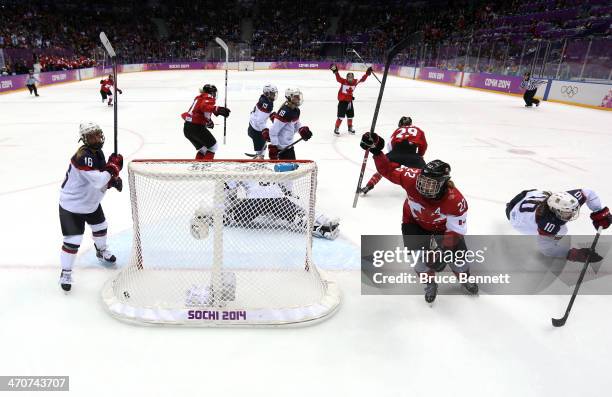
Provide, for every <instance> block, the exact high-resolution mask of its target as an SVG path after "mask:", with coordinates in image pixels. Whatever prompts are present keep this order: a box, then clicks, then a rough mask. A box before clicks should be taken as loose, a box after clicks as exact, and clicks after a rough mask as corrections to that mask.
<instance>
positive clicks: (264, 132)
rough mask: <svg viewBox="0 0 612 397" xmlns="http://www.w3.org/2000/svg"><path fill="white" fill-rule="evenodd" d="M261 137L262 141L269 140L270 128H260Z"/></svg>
mask: <svg viewBox="0 0 612 397" xmlns="http://www.w3.org/2000/svg"><path fill="white" fill-rule="evenodd" d="M261 137H262V138H263V139H264V141H266V142H270V130H269V129H267V128H264V129H263V130H261Z"/></svg>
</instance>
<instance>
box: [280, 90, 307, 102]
mask: <svg viewBox="0 0 612 397" xmlns="http://www.w3.org/2000/svg"><path fill="white" fill-rule="evenodd" d="M285 98H287V101H288V102H290V103H292V104H294V105H295V106H300V105H301V104H302V103H304V96H303V95H302V91H300V89H299V88H287V89H286V90H285Z"/></svg>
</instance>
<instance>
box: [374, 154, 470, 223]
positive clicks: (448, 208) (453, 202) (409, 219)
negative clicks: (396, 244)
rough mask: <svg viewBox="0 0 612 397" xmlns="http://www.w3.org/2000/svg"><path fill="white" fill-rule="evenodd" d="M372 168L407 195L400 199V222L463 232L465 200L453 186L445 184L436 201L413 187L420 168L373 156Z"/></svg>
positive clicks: (383, 155)
mask: <svg viewBox="0 0 612 397" xmlns="http://www.w3.org/2000/svg"><path fill="white" fill-rule="evenodd" d="M374 163H375V164H376V169H377V170H378V172H380V174H381V175H382V176H384V177H385V178H387V179H388V180H390V181H391V182H393V183H395V184H397V185H400V186H402V187H403V188H404V190H405V191H406V194H407V196H408V197H406V201H405V202H404V209H403V216H402V222H403V223H416V224H418V225H419V226H421V227H422V228H423V229H425V230H427V231H430V232H432V233H443V234H457V235H464V234H465V233H466V232H467V225H466V220H467V210H468V205H467V201H466V200H465V198H464V197H463V195H462V194H461V192H460V191H459V190H458V189H456V188H455V187H450V186H449V187H448V188H447V189H446V192H445V193H444V195H443V196H442V197H441V198H440V199H439V200H432V199H428V198H425V197H423V196H422V195H421V194H420V193H419V192H418V191H417V189H416V181H417V177H418V175H419V174H420V173H421V171H422V170H420V169H418V168H406V167H400V168H395V165H396V164H394V163H392V162H390V161H389V159H387V156H386V155H385V154H383V153H380V154H378V155H376V156H374Z"/></svg>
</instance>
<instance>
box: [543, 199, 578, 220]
mask: <svg viewBox="0 0 612 397" xmlns="http://www.w3.org/2000/svg"><path fill="white" fill-rule="evenodd" d="M546 204H547V205H548V208H550V210H551V211H552V213H553V214H555V216H556V217H557V218H559V219H561V220H562V221H565V222H569V221H573V220H574V219H576V218H578V215H580V203H579V202H578V199H577V198H576V197H574V196H572V195H571V194H569V193H568V192H557V193H553V194H551V195H550V197H548V199H547V200H546Z"/></svg>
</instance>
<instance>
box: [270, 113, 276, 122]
mask: <svg viewBox="0 0 612 397" xmlns="http://www.w3.org/2000/svg"><path fill="white" fill-rule="evenodd" d="M275 117H276V112H272V113H270V120H272V122H274V118H275Z"/></svg>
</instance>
